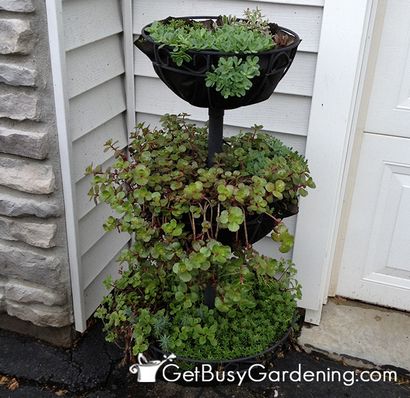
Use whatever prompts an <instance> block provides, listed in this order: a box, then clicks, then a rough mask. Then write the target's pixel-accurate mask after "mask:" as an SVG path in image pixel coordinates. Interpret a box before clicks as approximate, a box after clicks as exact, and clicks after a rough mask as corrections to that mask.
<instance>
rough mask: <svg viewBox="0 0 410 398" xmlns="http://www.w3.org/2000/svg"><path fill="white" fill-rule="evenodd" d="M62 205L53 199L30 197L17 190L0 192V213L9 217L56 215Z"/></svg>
mask: <svg viewBox="0 0 410 398" xmlns="http://www.w3.org/2000/svg"><path fill="white" fill-rule="evenodd" d="M61 213H62V206H60V205H59V204H58V202H56V201H55V200H52V199H51V200H50V199H44V198H36V197H30V196H29V195H27V194H22V193H19V192H16V193H14V192H13V193H8V192H0V214H2V215H5V216H10V217H22V216H36V217H40V218H48V217H57V216H59V215H61Z"/></svg>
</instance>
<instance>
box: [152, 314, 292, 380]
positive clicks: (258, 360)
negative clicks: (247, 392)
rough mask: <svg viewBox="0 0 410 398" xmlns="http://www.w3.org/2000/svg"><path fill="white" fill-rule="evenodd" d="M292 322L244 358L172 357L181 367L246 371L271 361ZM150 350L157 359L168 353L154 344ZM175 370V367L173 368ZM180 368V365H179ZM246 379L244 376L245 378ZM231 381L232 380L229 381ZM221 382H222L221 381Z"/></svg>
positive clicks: (289, 330) (288, 331) (285, 340)
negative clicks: (267, 344)
mask: <svg viewBox="0 0 410 398" xmlns="http://www.w3.org/2000/svg"><path fill="white" fill-rule="evenodd" d="M294 323H295V322H292V325H291V326H290V327H289V329H288V330H287V331H286V332H285V333H284V335H283V336H282V337H281V338H280V339H279V340H277V341H276V342H274V343H272V345H271V346H270V347H268V348H267V349H266V350H264V351H262V352H260V353H257V354H255V355H253V356H248V357H244V358H234V359H224V360H198V359H192V358H185V357H178V356H177V357H176V358H175V359H174V362H176V363H177V364H178V363H180V364H181V365H182V366H183V367H185V368H191V369H193V368H195V367H201V365H205V364H207V365H211V367H212V369H213V370H214V371H216V370H218V371H220V370H224V371H225V372H228V371H233V372H238V373H242V374H243V373H244V372H246V371H247V370H248V369H249V368H250V367H251V366H252V365H254V364H269V363H270V362H271V361H272V358H273V356H274V355H275V353H276V352H277V351H278V350H279V349H280V348H281V347H283V346H284V345H285V344H286V342H287V341H288V339H289V337H290V335H291V333H292V330H293V327H294ZM149 352H150V356H151V357H152V358H153V359H157V360H162V359H163V358H164V356H165V357H168V356H169V353H165V352H164V351H162V350H161V349H160V348H158V347H157V346H155V345H152V346H151V347H150V349H149ZM173 370H175V369H173ZM181 370H183V369H182V367H181ZM171 377H174V375H172V374H171ZM245 380H246V378H245ZM231 383H232V382H231ZM177 384H181V385H187V386H189V385H191V386H192V385H193V383H186V382H184V381H182V380H179V381H177ZM195 384H196V385H202V384H203V385H206V386H212V385H218V384H221V383H220V382H216V381H215V382H213V383H212V382H211V383H209V382H206V383H201V382H199V383H195ZM222 384H224V383H223V382H222Z"/></svg>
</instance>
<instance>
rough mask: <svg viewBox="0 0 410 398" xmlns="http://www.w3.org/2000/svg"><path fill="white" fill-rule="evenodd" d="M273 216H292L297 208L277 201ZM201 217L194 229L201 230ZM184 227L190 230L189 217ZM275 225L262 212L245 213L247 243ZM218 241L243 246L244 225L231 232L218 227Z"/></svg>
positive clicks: (214, 229)
mask: <svg viewBox="0 0 410 398" xmlns="http://www.w3.org/2000/svg"><path fill="white" fill-rule="evenodd" d="M275 207H276V211H275V218H277V219H283V218H287V217H291V216H294V215H295V214H297V213H298V211H299V208H298V206H297V205H295V204H286V203H281V202H278V203H276V204H275ZM202 221H203V220H202V218H199V219H195V228H196V231H201V230H202V226H201V224H202ZM183 222H184V224H185V226H186V228H187V229H188V230H192V225H191V222H190V220H189V217H186V218H185V219H184V220H183ZM276 225H277V223H276V221H275V220H274V219H273V218H272V217H270V216H268V215H266V214H264V213H262V214H251V215H250V214H247V215H246V232H247V235H248V243H250V244H253V243H256V242H258V241H259V240H261V239H262V238H264V237H265V236H266V235H267V234H269V233H270V232H271V231H272V230H273V228H275V226H276ZM212 230H213V231H214V232H215V231H216V211H214V218H213V220H212ZM218 241H219V242H221V243H222V244H224V245H228V246H231V247H234V246H235V245H241V246H244V245H245V244H246V234H245V227H244V226H243V225H242V226H241V227H240V228H239V230H238V232H231V231H229V230H228V229H219V231H218Z"/></svg>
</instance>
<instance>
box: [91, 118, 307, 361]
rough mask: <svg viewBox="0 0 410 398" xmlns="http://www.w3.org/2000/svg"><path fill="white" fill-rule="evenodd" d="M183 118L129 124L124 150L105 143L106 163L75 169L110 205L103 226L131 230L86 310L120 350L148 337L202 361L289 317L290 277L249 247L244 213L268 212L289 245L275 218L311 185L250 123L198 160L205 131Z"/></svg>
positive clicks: (139, 348) (253, 339) (267, 334)
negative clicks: (102, 292)
mask: <svg viewBox="0 0 410 398" xmlns="http://www.w3.org/2000/svg"><path fill="white" fill-rule="evenodd" d="M185 117H186V115H185V114H182V115H179V116H175V115H165V116H164V117H163V118H162V128H160V129H157V128H150V127H148V126H145V125H144V124H139V125H138V126H137V129H136V131H135V132H134V133H132V135H131V142H130V145H129V147H128V153H126V152H124V151H122V150H120V148H118V146H117V144H116V143H115V142H112V141H108V142H107V143H106V145H105V147H106V148H105V149H106V150H108V151H113V153H114V157H115V162H114V164H113V165H112V166H111V167H109V168H108V169H106V170H102V168H101V166H97V167H93V166H92V165H91V166H89V167H88V169H87V173H88V174H91V175H92V176H93V179H92V187H91V189H90V192H89V195H90V197H91V198H94V200H96V201H98V200H99V201H102V202H105V203H107V204H108V205H110V206H111V208H112V209H114V210H115V212H116V213H117V216H116V217H114V216H111V217H109V218H108V219H107V220H106V222H105V224H104V227H105V229H106V230H107V231H111V230H118V231H120V232H125V233H129V234H130V235H131V236H132V238H133V239H132V244H131V245H130V247H129V248H128V249H127V250H125V251H124V252H123V253H122V254H121V257H120V261H121V262H122V264H123V265H122V270H121V273H120V274H121V275H120V277H119V279H117V280H116V281H113V280H112V279H111V278H109V279H108V280H107V281H106V286H107V288H109V289H112V290H111V293H109V294H108V295H107V296H106V297H105V298H104V300H103V302H102V304H101V306H100V307H99V309H98V310H97V312H96V316H97V317H99V318H101V319H102V320H103V322H104V325H105V330H106V332H107V339H108V340H110V341H114V340H117V339H123V340H124V341H125V344H126V345H125V350H126V353H127V354H128V355H129V356H130V357H132V356H133V355H137V354H138V353H140V352H144V351H146V350H147V349H148V347H149V345H150V344H151V343H155V344H158V345H160V346H161V347H162V348H163V349H164V350H166V351H172V352H174V353H176V354H180V355H183V356H186V354H187V353H189V355H190V356H192V357H193V358H202V359H203V358H207V359H228V358H233V357H238V356H243V355H252V354H256V353H258V352H260V351H261V350H262V349H265V348H266V347H267V346H269V344H270V343H272V341H274V340H275V339H276V338H278V337H279V336H280V335H281V334H283V332H284V331H285V330H286V329H287V328H288V327H289V325H290V323H291V320H292V317H293V316H294V312H295V308H296V299H297V298H298V297H300V286H299V285H298V283H297V282H296V280H295V279H294V276H295V268H294V266H293V264H292V263H291V262H289V261H285V260H277V259H272V258H268V257H265V256H262V255H260V254H258V253H257V252H256V251H255V250H254V249H253V248H252V245H251V242H250V241H249V237H248V232H247V230H248V226H247V225H248V220H250V219H252V217H255V216H258V215H264V216H266V217H268V218H269V219H272V220H274V221H275V223H274V225H275V227H274V230H273V232H272V238H273V239H274V240H275V241H277V242H278V243H279V245H280V249H281V251H283V252H286V251H289V250H290V249H291V247H292V244H293V237H292V236H291V235H290V233H289V232H288V230H287V228H286V226H285V224H284V223H283V221H282V218H283V217H285V216H288V215H290V214H294V213H295V212H296V210H297V204H298V199H299V196H305V195H306V194H307V190H306V189H307V188H313V187H314V183H313V181H312V179H311V177H310V175H309V170H308V166H307V163H306V161H305V159H304V158H303V157H302V156H301V155H299V154H298V153H297V152H295V151H293V150H292V149H290V148H287V147H286V146H284V145H283V144H282V143H281V142H280V141H279V140H277V139H275V138H273V137H272V136H270V135H269V134H266V133H263V132H261V126H255V127H254V129H253V130H252V131H251V132H249V133H241V134H239V135H238V136H234V137H231V138H227V139H226V141H225V143H224V148H223V152H222V153H219V154H217V155H216V156H215V164H214V166H213V167H210V168H208V167H207V166H206V157H207V129H206V128H200V127H197V126H195V125H194V124H191V123H188V122H187V121H186V119H185ZM295 209H296V210H295ZM224 232H225V233H228V234H230V235H229V236H230V239H228V240H227V241H224V240H223V239H222V236H223V233H224ZM225 240H226V239H225ZM205 304H207V305H205ZM244 342H249V344H244Z"/></svg>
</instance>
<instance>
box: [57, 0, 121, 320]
mask: <svg viewBox="0 0 410 398" xmlns="http://www.w3.org/2000/svg"><path fill="white" fill-rule="evenodd" d="M63 26H64V46H65V51H66V54H65V58H66V77H67V93H68V97H69V106H68V108H69V114H68V126H69V133H70V138H71V142H72V153H71V158H72V180H73V181H72V183H73V185H74V188H75V194H76V199H77V200H76V204H75V205H76V215H77V223H78V251H79V256H80V264H79V268H80V279H81V285H82V289H83V295H84V310H85V313H84V316H85V318H88V317H89V316H90V315H91V314H92V313H93V312H94V310H95V309H96V307H97V305H98V303H99V302H100V300H101V298H102V295H103V294H105V293H106V292H105V288H104V287H103V284H102V281H103V280H104V278H105V277H106V276H107V275H108V274H113V275H115V274H117V273H118V271H117V270H118V264H117V263H116V261H115V260H116V258H117V257H118V254H119V253H120V252H121V250H122V249H123V248H124V247H125V246H126V245H127V242H128V240H129V237H128V235H126V234H117V233H105V231H104V230H103V227H102V225H103V223H104V221H105V219H106V218H107V217H108V216H109V215H111V214H112V211H111V210H110V208H109V207H108V206H107V205H105V204H99V205H98V206H96V205H95V204H94V202H93V201H89V198H88V196H87V192H88V190H89V189H90V177H85V176H84V171H85V167H86V166H87V165H89V164H90V163H91V162H93V163H94V165H96V164H101V163H103V164H104V165H105V166H107V165H108V164H110V163H111V162H112V161H113V159H112V157H111V154H110V153H109V152H107V153H104V152H103V144H104V142H105V141H107V140H108V139H109V138H113V139H114V140H118V141H119V145H120V146H121V147H125V146H126V145H127V135H128V132H127V127H126V112H125V111H126V102H127V101H126V90H125V76H124V73H125V67H124V65H125V62H124V51H123V34H122V30H123V21H122V13H121V0H87V1H83V0H65V1H63Z"/></svg>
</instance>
